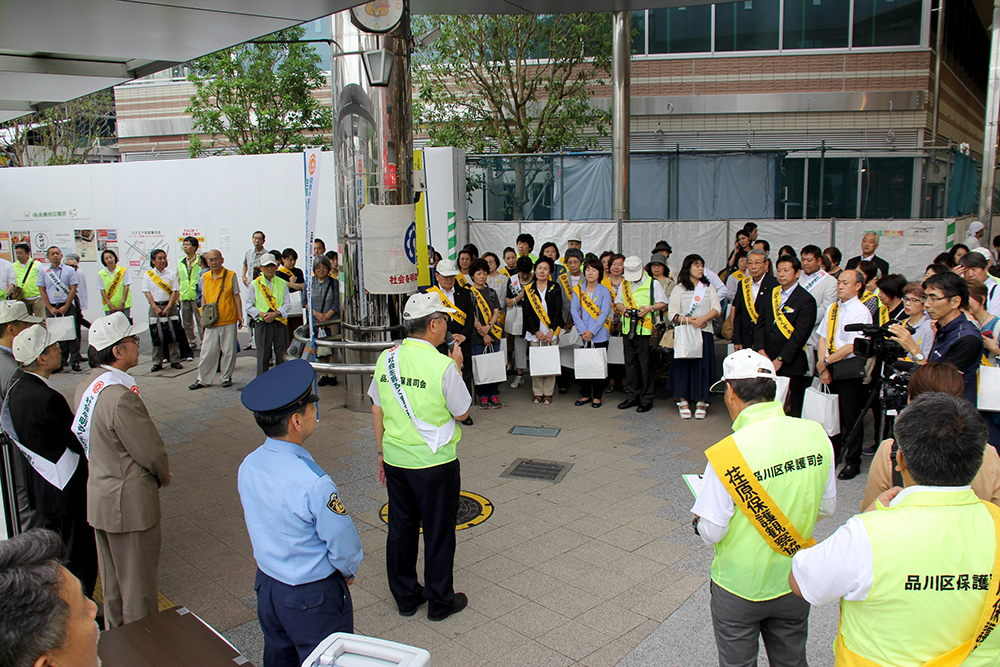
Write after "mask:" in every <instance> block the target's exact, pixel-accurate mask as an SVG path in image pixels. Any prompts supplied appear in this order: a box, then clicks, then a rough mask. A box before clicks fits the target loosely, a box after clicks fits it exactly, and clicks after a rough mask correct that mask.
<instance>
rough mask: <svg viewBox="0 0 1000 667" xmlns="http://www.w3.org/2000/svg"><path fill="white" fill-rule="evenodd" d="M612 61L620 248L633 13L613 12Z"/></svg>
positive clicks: (624, 206)
mask: <svg viewBox="0 0 1000 667" xmlns="http://www.w3.org/2000/svg"><path fill="white" fill-rule="evenodd" d="M998 1H1000V0H998ZM611 59H612V64H611V89H612V92H611V95H612V97H611V109H612V118H611V169H612V171H613V172H614V175H613V177H612V190H613V195H612V196H613V198H614V199H613V202H614V204H613V206H614V211H613V212H612V218H614V220H615V222H616V223H618V248H619V252H621V251H622V250H623V249H624V246H623V245H622V243H623V239H622V222H623V221H624V220H628V219H629V190H628V189H629V177H628V169H629V132H630V129H631V128H630V126H629V122H630V117H631V114H630V110H629V98H630V96H631V89H632V82H631V77H632V73H631V59H632V14H631V12H615V13H614V36H613V39H612V55H611Z"/></svg>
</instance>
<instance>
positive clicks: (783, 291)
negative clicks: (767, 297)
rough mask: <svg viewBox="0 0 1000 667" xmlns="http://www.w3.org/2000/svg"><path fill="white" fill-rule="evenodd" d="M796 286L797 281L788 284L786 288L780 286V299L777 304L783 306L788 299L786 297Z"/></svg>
mask: <svg viewBox="0 0 1000 667" xmlns="http://www.w3.org/2000/svg"><path fill="white" fill-rule="evenodd" d="M796 287H798V284H797V283H792V284H791V285H789V286H788V289H785V288H782V289H781V301H780V302H779V304H778V305H781V306H784V305H785V302H786V301H788V297H790V296H791V295H792V292H794V291H795V288H796Z"/></svg>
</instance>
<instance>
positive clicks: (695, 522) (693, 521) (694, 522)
mask: <svg viewBox="0 0 1000 667" xmlns="http://www.w3.org/2000/svg"><path fill="white" fill-rule="evenodd" d="M700 521H701V517H700V516H696V517H695V518H693V519H691V527H692V528H694V534H695V535H699V536H700V535H701V533H699V532H698V523H699V522H700Z"/></svg>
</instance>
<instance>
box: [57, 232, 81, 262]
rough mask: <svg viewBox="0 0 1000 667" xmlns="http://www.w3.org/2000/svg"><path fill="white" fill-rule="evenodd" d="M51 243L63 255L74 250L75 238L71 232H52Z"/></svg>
mask: <svg viewBox="0 0 1000 667" xmlns="http://www.w3.org/2000/svg"><path fill="white" fill-rule="evenodd" d="M52 245H54V246H56V247H57V248H59V249H60V250H62V254H63V257H65V256H66V255H68V254H70V253H71V252H76V239H75V238H74V237H73V232H53V233H52Z"/></svg>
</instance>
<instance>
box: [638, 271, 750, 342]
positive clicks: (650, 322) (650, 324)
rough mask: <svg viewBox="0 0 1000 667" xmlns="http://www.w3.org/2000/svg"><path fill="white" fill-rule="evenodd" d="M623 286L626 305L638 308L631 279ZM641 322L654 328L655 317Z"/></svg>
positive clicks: (649, 327)
mask: <svg viewBox="0 0 1000 667" xmlns="http://www.w3.org/2000/svg"><path fill="white" fill-rule="evenodd" d="M622 287H623V288H624V289H625V291H624V292H623V293H622V300H623V301H624V302H625V306H626V307H627V308H630V309H633V310H638V309H639V307H638V306H637V305H636V303H635V297H634V296H632V285H631V284H630V283H629V281H627V280H623V281H622ZM650 302H652V299H650ZM650 305H652V303H650ZM755 321H756V320H755ZM639 324H640V325H641V326H643V327H645V328H647V329H652V328H653V318H651V317H650V316H649V315H647V316H646V317H644V318H642V320H641V321H640V322H639ZM636 333H639V332H636Z"/></svg>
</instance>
